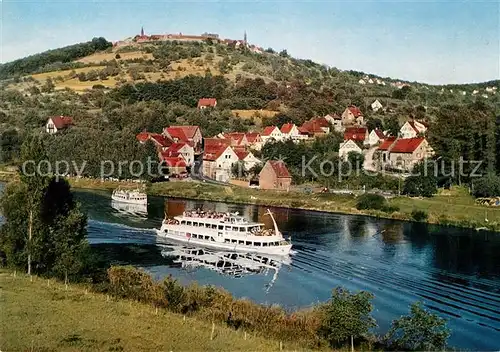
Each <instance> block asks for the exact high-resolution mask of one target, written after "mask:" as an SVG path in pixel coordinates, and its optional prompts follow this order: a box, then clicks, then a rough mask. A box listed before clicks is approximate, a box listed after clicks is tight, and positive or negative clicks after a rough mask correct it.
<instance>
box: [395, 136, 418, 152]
mask: <svg viewBox="0 0 500 352" xmlns="http://www.w3.org/2000/svg"><path fill="white" fill-rule="evenodd" d="M424 140H425V138H406V139H403V138H402V139H397V140H396V142H394V144H393V145H392V147H391V149H390V152H391V153H413V152H414V151H415V149H417V148H418V147H419V146H420V144H422V142H423V141H424Z"/></svg>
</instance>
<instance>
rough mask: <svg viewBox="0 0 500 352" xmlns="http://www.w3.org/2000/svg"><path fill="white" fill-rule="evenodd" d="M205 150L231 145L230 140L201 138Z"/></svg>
mask: <svg viewBox="0 0 500 352" xmlns="http://www.w3.org/2000/svg"><path fill="white" fill-rule="evenodd" d="M203 141H204V145H205V149H207V148H213V147H219V146H225V147H228V146H230V145H231V140H230V139H227V138H203Z"/></svg>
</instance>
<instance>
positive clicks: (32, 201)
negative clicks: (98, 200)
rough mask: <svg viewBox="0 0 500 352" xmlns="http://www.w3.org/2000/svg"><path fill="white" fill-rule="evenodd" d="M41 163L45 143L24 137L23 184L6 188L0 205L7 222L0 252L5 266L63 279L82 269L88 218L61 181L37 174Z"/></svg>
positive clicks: (22, 158) (36, 137)
mask: <svg viewBox="0 0 500 352" xmlns="http://www.w3.org/2000/svg"><path fill="white" fill-rule="evenodd" d="M43 160H46V158H45V154H44V149H43V143H42V142H41V140H40V139H39V137H38V136H30V137H28V138H27V139H26V141H25V143H23V146H22V148H21V161H22V167H20V179H21V182H13V183H10V184H9V185H8V186H7V188H6V190H5V193H4V195H3V197H2V199H1V201H0V206H1V209H2V214H3V215H4V217H5V224H4V225H3V226H2V228H1V229H0V253H1V257H3V261H4V262H5V263H6V265H9V266H13V267H24V268H27V271H28V274H30V275H31V274H32V272H33V271H34V272H36V273H39V274H47V275H57V276H59V277H64V278H65V279H66V280H67V278H68V275H71V274H75V273H77V272H79V271H80V270H81V269H82V268H83V266H84V264H85V263H84V260H83V255H84V253H85V252H86V248H87V241H86V234H87V232H86V231H87V230H86V226H87V218H86V216H85V215H84V214H82V213H81V211H80V208H79V205H78V203H76V202H75V201H74V199H73V195H72V194H71V191H70V186H69V184H68V183H67V182H66V181H65V180H60V179H57V178H56V177H54V176H49V175H48V172H47V170H43V169H39V170H37V166H38V165H42V163H41V161H43ZM42 173H43V174H42Z"/></svg>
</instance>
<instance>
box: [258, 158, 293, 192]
mask: <svg viewBox="0 0 500 352" xmlns="http://www.w3.org/2000/svg"><path fill="white" fill-rule="evenodd" d="M291 184H292V176H291V175H290V172H289V171H288V168H287V167H286V165H285V163H284V162H283V161H282V160H268V161H267V162H266V164H265V165H264V167H263V168H262V170H261V171H260V173H259V188H260V189H275V190H282V191H289V190H290V186H291Z"/></svg>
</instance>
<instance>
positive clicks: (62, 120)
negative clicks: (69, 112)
mask: <svg viewBox="0 0 500 352" xmlns="http://www.w3.org/2000/svg"><path fill="white" fill-rule="evenodd" d="M50 119H51V120H52V122H53V123H54V126H56V128H57V129H58V130H60V129H63V128H67V127H69V126H71V125H73V118H72V117H69V116H62V115H61V116H52V117H51V118H50Z"/></svg>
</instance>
